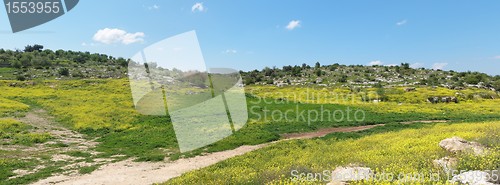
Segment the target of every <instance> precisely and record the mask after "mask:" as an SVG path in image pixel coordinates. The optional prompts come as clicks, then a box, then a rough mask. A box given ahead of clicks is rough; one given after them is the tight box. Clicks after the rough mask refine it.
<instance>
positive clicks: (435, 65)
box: [432, 63, 448, 70]
mask: <svg viewBox="0 0 500 185" xmlns="http://www.w3.org/2000/svg"><path fill="white" fill-rule="evenodd" d="M447 65H448V63H434V64H433V65H432V69H434V70H438V69H443V68H444V67H446V66H447Z"/></svg>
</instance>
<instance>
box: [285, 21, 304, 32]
mask: <svg viewBox="0 0 500 185" xmlns="http://www.w3.org/2000/svg"><path fill="white" fill-rule="evenodd" d="M300 24H301V22H300V20H292V21H290V22H289V23H288V25H287V26H286V29H287V30H293V29H295V28H298V27H300V26H301V25H300Z"/></svg>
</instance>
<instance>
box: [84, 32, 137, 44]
mask: <svg viewBox="0 0 500 185" xmlns="http://www.w3.org/2000/svg"><path fill="white" fill-rule="evenodd" d="M144 36H145V34H144V33H143V32H136V33H128V32H127V31H125V30H121V29H117V28H104V29H101V30H97V32H96V33H95V34H94V37H93V40H94V41H96V42H100V43H104V44H114V43H122V44H125V45H128V44H133V43H137V42H142V41H144Z"/></svg>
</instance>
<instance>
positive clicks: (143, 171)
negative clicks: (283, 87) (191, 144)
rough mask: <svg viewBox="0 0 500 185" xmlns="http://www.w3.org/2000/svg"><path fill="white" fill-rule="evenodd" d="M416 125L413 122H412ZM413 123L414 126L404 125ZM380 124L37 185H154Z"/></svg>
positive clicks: (123, 164) (110, 167) (119, 166)
mask: <svg viewBox="0 0 500 185" xmlns="http://www.w3.org/2000/svg"><path fill="white" fill-rule="evenodd" d="M418 122H433V121H418ZM412 123H414V122H412ZM405 124H411V123H405ZM383 125H384V124H378V125H366V126H357V127H342V128H325V129H320V130H318V131H316V132H309V133H293V134H284V135H282V138H283V139H282V140H279V141H275V142H271V143H264V144H260V145H255V146H241V147H238V148H236V149H233V150H227V151H222V152H215V153H210V154H207V155H203V156H196V157H193V158H187V159H179V160H176V161H167V162H155V163H152V162H133V161H131V160H125V161H120V162H117V163H111V164H107V165H103V166H101V167H100V168H99V169H98V170H96V171H94V172H92V173H90V174H86V175H74V176H67V175H59V176H52V177H49V178H47V179H44V180H41V181H38V182H36V183H34V184H36V185H49V184H61V185H66V184H68V185H69V184H71V185H91V184H92V185H94V184H96V185H97V184H102V185H104V184H106V185H108V184H120V185H123V184H130V185H132V184H133V185H137V184H153V183H160V182H165V181H168V180H169V179H172V178H174V177H178V176H180V175H182V174H184V173H186V172H189V171H193V170H196V169H200V168H203V167H207V166H210V165H213V164H215V163H217V162H220V161H223V160H226V159H229V158H232V157H235V156H239V155H243V154H245V153H248V152H251V151H254V150H257V149H260V148H263V147H265V146H268V145H271V144H274V143H278V142H282V141H286V140H291V139H308V138H315V137H323V136H325V135H327V134H329V133H334V132H356V131H362V130H367V129H371V128H374V127H377V126H383Z"/></svg>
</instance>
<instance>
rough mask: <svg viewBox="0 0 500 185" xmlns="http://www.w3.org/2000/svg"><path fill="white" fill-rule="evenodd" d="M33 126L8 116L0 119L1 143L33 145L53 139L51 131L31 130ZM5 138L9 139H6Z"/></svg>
mask: <svg viewBox="0 0 500 185" xmlns="http://www.w3.org/2000/svg"><path fill="white" fill-rule="evenodd" d="M31 130H32V128H31V126H29V125H27V124H25V123H21V122H19V121H17V120H14V119H11V118H7V119H0V139H4V140H3V141H0V143H1V144H4V145H7V144H21V145H27V146H31V145H33V144H38V143H45V142H47V141H49V140H50V139H52V136H51V135H50V134H49V133H34V132H30V131H31ZM5 139H9V140H7V141H5Z"/></svg>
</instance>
